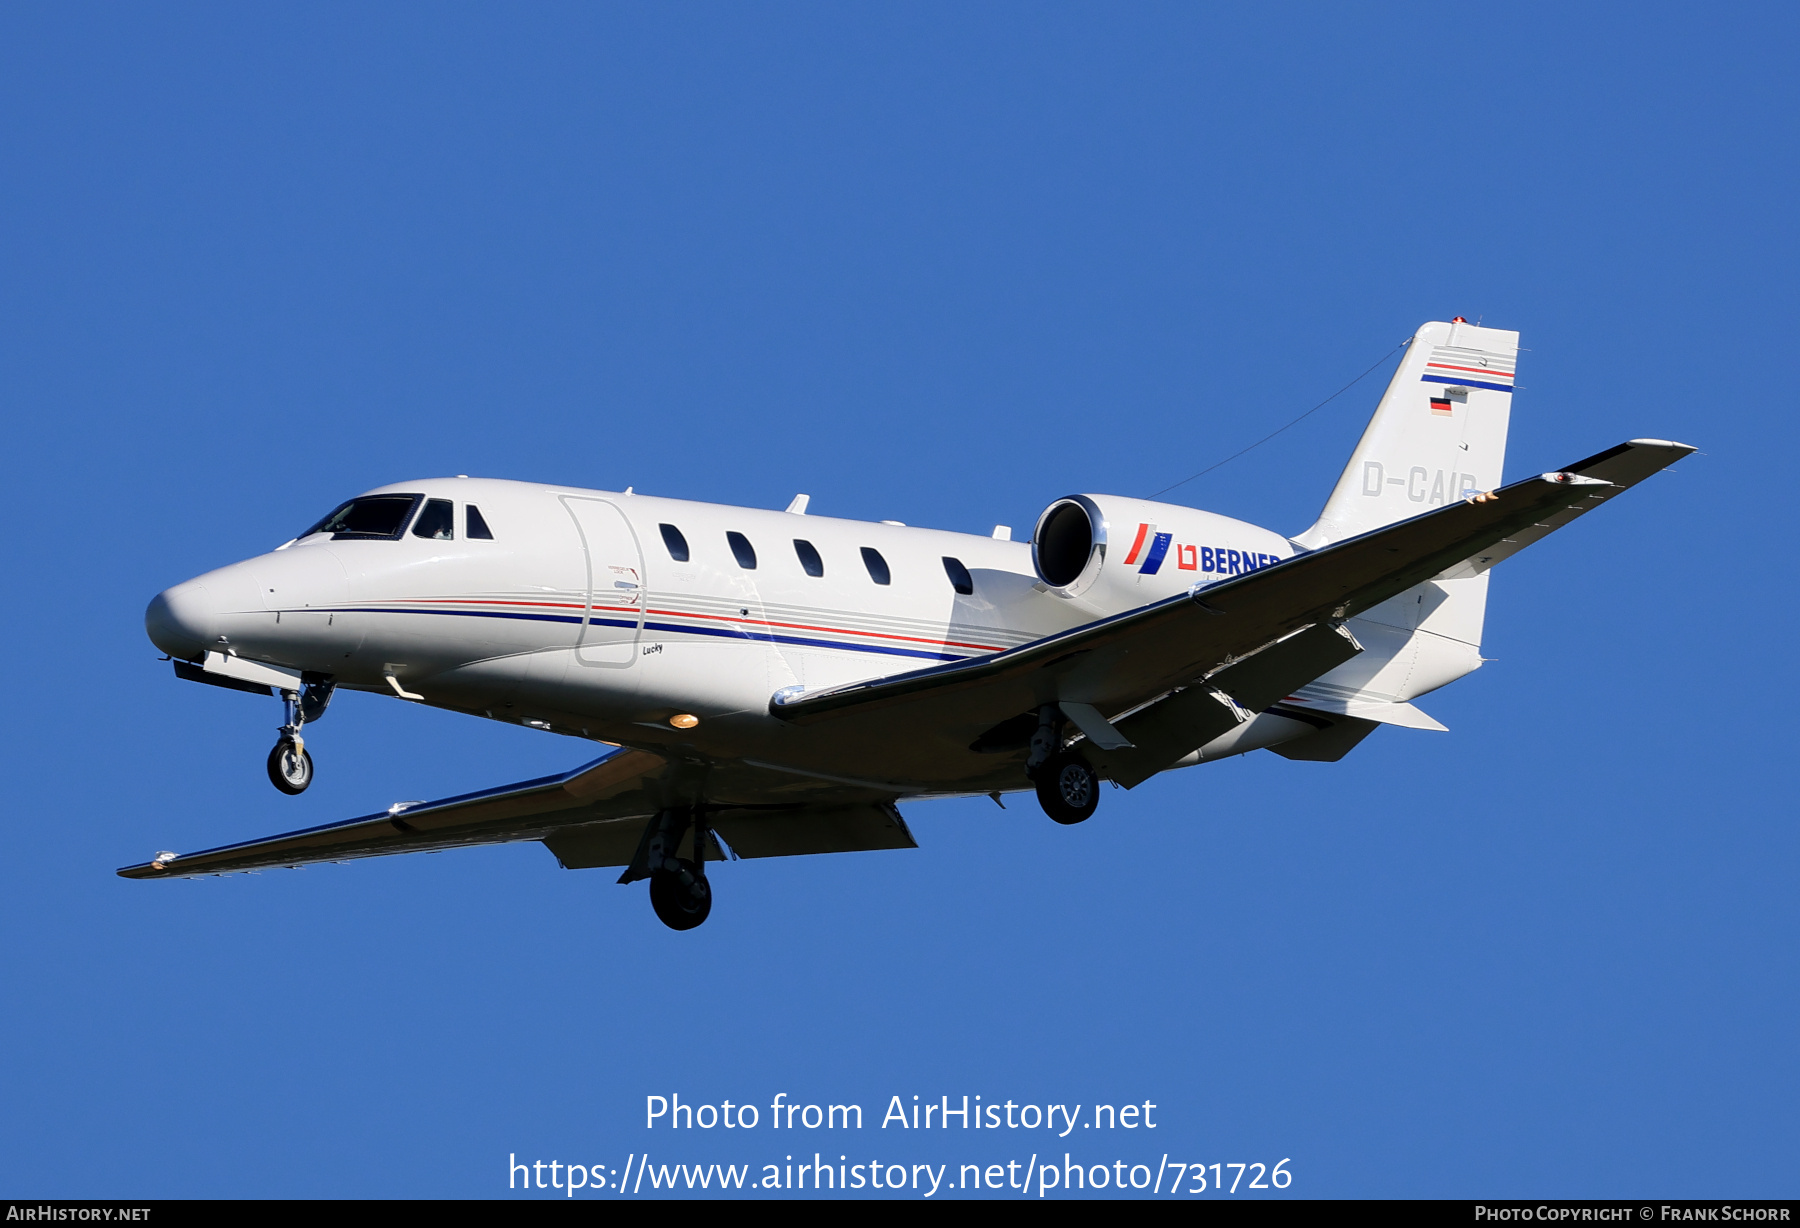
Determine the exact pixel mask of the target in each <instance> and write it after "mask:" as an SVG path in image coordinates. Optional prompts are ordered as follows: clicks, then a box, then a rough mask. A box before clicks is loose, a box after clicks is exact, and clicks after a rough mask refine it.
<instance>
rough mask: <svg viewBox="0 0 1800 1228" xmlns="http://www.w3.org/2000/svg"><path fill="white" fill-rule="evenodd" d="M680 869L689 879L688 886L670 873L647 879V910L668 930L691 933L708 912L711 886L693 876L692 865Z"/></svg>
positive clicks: (696, 875)
mask: <svg viewBox="0 0 1800 1228" xmlns="http://www.w3.org/2000/svg"><path fill="white" fill-rule="evenodd" d="M681 868H682V869H684V870H686V871H687V872H688V873H689V874H690V875H692V876H693V880H694V881H693V884H692V885H691V886H690V885H689V884H687V883H684V882H682V881H681V875H679V874H677V873H675V872H674V871H673V870H658V871H657V872H656V873H654V874H652V875H651V876H650V907H652V908H654V909H655V910H656V916H657V919H658V920H659V921H661V922H662V923H663V924H664V925H666V926H668V927H669V928H670V929H672V930H691V929H693V928H694V927H695V926H696V925H699V924H700V923H701V922H702V921H704V920H706V918H707V916H708V914H710V913H711V912H712V885H711V884H710V883H708V882H707V881H706V880H705V879H704V878H702V877H700V876H699V875H698V874H694V863H693V862H691V861H683V862H682V863H681Z"/></svg>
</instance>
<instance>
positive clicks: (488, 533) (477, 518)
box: [463, 503, 494, 542]
mask: <svg viewBox="0 0 1800 1228" xmlns="http://www.w3.org/2000/svg"><path fill="white" fill-rule="evenodd" d="M464 511H465V513H466V514H465V516H464V518H463V522H464V523H463V527H464V529H465V530H466V531H465V532H464V533H463V536H464V537H466V538H468V539H469V540H470V541H483V542H491V541H493V540H494V531H493V530H492V529H490V528H488V527H487V521H485V520H483V519H482V518H481V509H480V508H478V507H476V506H475V505H474V504H473V503H471V504H469V506H468V507H467V508H465V509H464Z"/></svg>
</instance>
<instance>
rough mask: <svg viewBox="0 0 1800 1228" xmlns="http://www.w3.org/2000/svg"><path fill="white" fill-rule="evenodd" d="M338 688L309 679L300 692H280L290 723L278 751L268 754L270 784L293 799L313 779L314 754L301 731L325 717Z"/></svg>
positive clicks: (276, 745) (277, 742)
mask: <svg viewBox="0 0 1800 1228" xmlns="http://www.w3.org/2000/svg"><path fill="white" fill-rule="evenodd" d="M335 689H336V684H335V683H332V682H329V681H323V680H321V681H317V682H315V681H312V680H311V679H307V680H306V681H305V682H303V684H302V686H301V689H300V690H299V691H297V692H296V691H283V692H282V693H281V703H282V707H283V708H284V710H285V711H286V715H287V721H286V723H285V724H283V725H282V726H281V737H280V738H279V739H278V740H277V741H276V743H275V749H274V750H272V751H270V752H269V783H270V784H272V785H274V786H275V787H276V788H277V789H280V790H281V791H282V792H283V793H286V794H288V795H289V796H290V797H291V796H294V795H296V794H300V793H304V792H306V786H308V785H310V784H311V783H312V780H313V761H312V755H311V754H309V753H308V752H307V749H306V740H305V739H304V738H302V737H301V736H300V730H301V729H302V728H303V727H305V725H306V724H307V722H309V721H316V720H318V719H319V718H320V717H322V716H324V715H325V709H326V708H327V707H329V706H330V704H331V694H332V691H333V690H335Z"/></svg>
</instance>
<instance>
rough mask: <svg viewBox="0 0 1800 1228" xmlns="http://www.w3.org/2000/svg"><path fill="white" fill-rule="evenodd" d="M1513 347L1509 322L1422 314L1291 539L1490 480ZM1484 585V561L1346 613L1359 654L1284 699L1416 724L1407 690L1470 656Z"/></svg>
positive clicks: (1470, 661) (1346, 532)
mask: <svg viewBox="0 0 1800 1228" xmlns="http://www.w3.org/2000/svg"><path fill="white" fill-rule="evenodd" d="M1518 354H1519V334H1518V333H1514V332H1507V331H1505V330H1502V329H1498V328H1477V327H1475V326H1474V325H1473V324H1470V323H1468V322H1466V321H1464V320H1460V319H1458V320H1452V321H1451V322H1450V323H1448V324H1445V323H1442V322H1441V321H1433V322H1432V323H1430V324H1425V325H1421V326H1420V328H1419V331H1418V332H1417V333H1415V334H1414V335H1413V340H1412V344H1411V345H1410V346H1408V347H1407V350H1406V357H1405V358H1403V359H1402V360H1401V361H1400V369H1399V370H1398V371H1396V372H1394V378H1393V381H1392V382H1391V383H1389V384H1388V389H1387V392H1385V393H1384V394H1382V398H1381V404H1380V405H1378V406H1376V408H1375V416H1374V417H1373V418H1371V419H1370V420H1369V426H1368V429H1366V430H1365V431H1363V436H1362V439H1361V441H1360V442H1358V443H1357V445H1356V451H1355V452H1353V453H1351V455H1350V463H1349V464H1348V465H1347V466H1345V467H1344V473H1343V476H1342V477H1340V478H1339V479H1338V484H1337V488H1336V489H1335V490H1333V491H1332V492H1331V498H1330V499H1328V500H1326V502H1325V510H1324V511H1323V512H1321V513H1320V514H1319V519H1318V521H1317V522H1316V523H1314V525H1313V526H1312V527H1311V528H1310V529H1308V530H1306V532H1304V533H1302V534H1300V535H1299V536H1298V537H1296V538H1295V539H1294V540H1295V541H1296V542H1298V543H1299V544H1300V545H1302V546H1305V547H1307V548H1308V549H1317V548H1318V547H1320V546H1323V545H1327V544H1329V543H1331V542H1334V541H1341V540H1343V539H1344V538H1346V537H1355V536H1356V535H1357V534H1358V533H1367V532H1368V531H1369V530H1370V529H1378V528H1380V527H1381V526H1382V525H1386V524H1392V523H1393V522H1395V521H1396V520H1405V519H1407V518H1408V517H1409V516H1417V515H1418V514H1419V513H1421V512H1428V511H1430V510H1431V509H1432V508H1434V507H1442V506H1444V505H1445V504H1447V503H1453V502H1455V501H1456V500H1457V499H1460V498H1462V497H1463V496H1465V495H1467V494H1469V493H1470V492H1472V491H1485V490H1492V489H1494V488H1495V487H1496V486H1499V485H1500V468H1501V464H1502V463H1503V462H1504V461H1505V459H1506V426H1507V421H1508V418H1509V416H1510V414H1511V410H1512V387H1513V371H1514V369H1515V367H1516V360H1517V358H1518ZM1487 590H1488V573H1487V572H1486V571H1483V572H1481V573H1480V574H1478V575H1472V576H1470V577H1468V578H1466V579H1455V580H1428V581H1426V582H1425V583H1424V584H1420V585H1417V586H1415V587H1413V588H1409V589H1407V590H1406V591H1405V592H1404V593H1401V594H1399V595H1398V596H1396V597H1393V598H1392V599H1390V600H1388V601H1384V602H1382V603H1381V604H1380V605H1378V606H1376V607H1374V608H1373V609H1370V610H1365V611H1363V612H1362V613H1361V614H1359V615H1358V616H1357V617H1355V618H1353V619H1351V620H1350V626H1351V629H1352V630H1353V631H1354V633H1355V635H1356V639H1357V642H1358V643H1360V644H1362V645H1363V652H1362V653H1361V655H1359V656H1357V657H1355V658H1354V659H1352V660H1350V661H1347V662H1345V663H1344V664H1343V665H1341V666H1339V667H1338V668H1337V669H1334V670H1332V671H1331V672H1330V673H1328V674H1326V675H1325V676H1324V677H1322V678H1318V679H1315V680H1314V681H1313V682H1312V683H1310V684H1308V685H1307V686H1306V687H1304V688H1302V689H1301V690H1300V691H1299V692H1298V693H1297V694H1295V695H1294V696H1292V697H1290V698H1289V700H1288V702H1289V703H1290V704H1292V705H1294V706H1297V707H1307V706H1317V707H1319V708H1321V709H1322V710H1323V711H1327V712H1334V713H1345V712H1348V713H1352V714H1355V715H1361V716H1365V717H1368V718H1370V719H1374V720H1378V721H1388V722H1392V723H1398V724H1411V725H1414V726H1420V725H1421V722H1420V721H1419V720H1418V719H1416V717H1417V715H1419V714H1418V713H1417V710H1416V709H1414V708H1412V707H1411V705H1410V703H1409V701H1410V700H1412V699H1414V698H1416V697H1418V696H1420V695H1424V694H1426V693H1427V692H1430V691H1434V690H1436V689H1437V688H1438V687H1441V686H1443V685H1444V684H1446V683H1449V682H1454V681H1455V680H1456V679H1458V678H1460V677H1462V676H1463V675H1464V674H1467V673H1469V672H1470V671H1471V670H1474V669H1477V668H1479V667H1480V665H1481V632H1482V623H1483V621H1484V620H1485V617H1486V613H1487ZM1426 721H1427V722H1428V723H1429V726H1432V727H1436V728H1440V729H1441V728H1442V726H1441V725H1438V724H1437V722H1435V721H1430V719H1429V718H1426Z"/></svg>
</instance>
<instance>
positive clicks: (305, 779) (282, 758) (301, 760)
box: [269, 738, 313, 796]
mask: <svg viewBox="0 0 1800 1228" xmlns="http://www.w3.org/2000/svg"><path fill="white" fill-rule="evenodd" d="M312 778H313V764H312V752H311V751H308V750H306V749H304V748H302V749H301V751H300V753H299V754H295V753H294V744H293V743H292V742H290V741H288V740H287V739H286V738H283V739H281V741H279V742H277V743H275V749H274V750H272V751H270V752H269V783H270V784H272V785H274V786H275V787H276V788H277V789H280V790H281V791H282V792H283V793H286V794H289V795H290V796H291V795H293V794H296V793H304V792H306V786H307V785H310V784H311V783H312Z"/></svg>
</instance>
